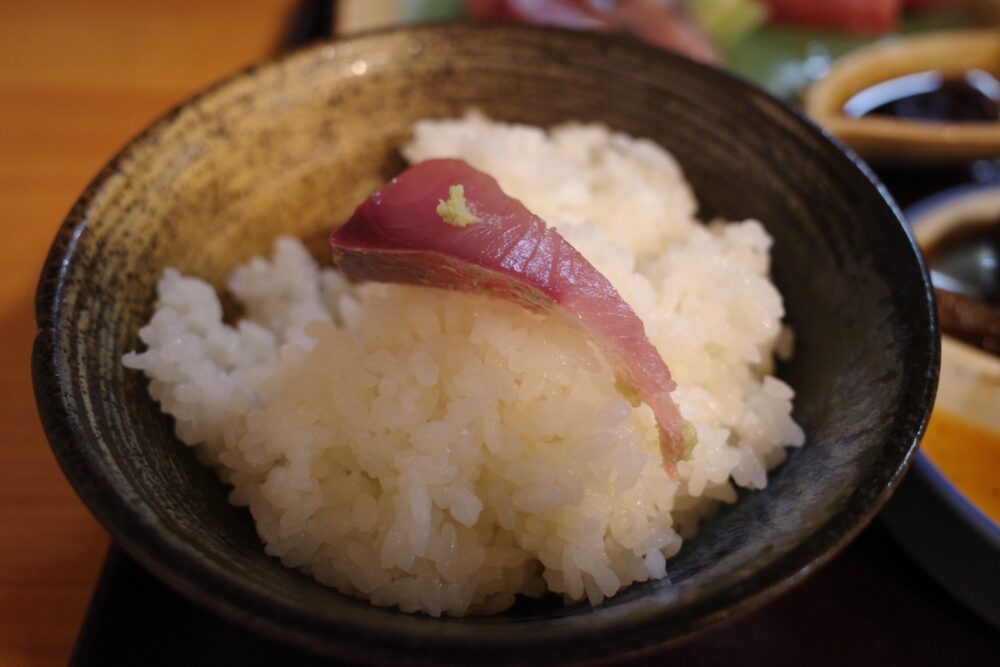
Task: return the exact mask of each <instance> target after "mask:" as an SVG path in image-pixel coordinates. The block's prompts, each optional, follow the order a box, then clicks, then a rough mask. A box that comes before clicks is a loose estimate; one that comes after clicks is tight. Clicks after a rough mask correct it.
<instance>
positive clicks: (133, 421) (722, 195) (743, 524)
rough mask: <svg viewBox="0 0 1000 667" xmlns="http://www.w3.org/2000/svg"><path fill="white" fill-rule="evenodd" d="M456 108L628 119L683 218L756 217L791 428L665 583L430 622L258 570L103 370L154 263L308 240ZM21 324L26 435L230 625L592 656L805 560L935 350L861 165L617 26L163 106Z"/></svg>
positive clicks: (368, 647)
mask: <svg viewBox="0 0 1000 667" xmlns="http://www.w3.org/2000/svg"><path fill="white" fill-rule="evenodd" d="M469 107H478V108H479V109H482V110H483V111H484V112H486V113H487V114H489V115H491V116H494V117H496V118H499V119H503V120H517V121H523V122H527V123H532V124H537V125H550V124H553V123H557V122H561V121H566V120H568V119H579V120H584V121H603V122H605V123H607V124H609V125H611V126H612V127H614V128H616V129H619V130H623V131H625V132H629V133H631V134H635V135H641V136H646V137H650V138H652V139H654V140H655V141H658V142H659V143H661V144H663V145H664V146H665V147H667V148H668V149H669V150H671V151H673V153H674V154H675V155H676V156H677V158H678V159H679V160H680V162H681V164H682V165H683V167H684V168H685V170H686V172H687V174H688V176H689V178H690V180H691V183H692V184H693V187H694V189H695V190H696V193H697V195H698V198H699V200H700V201H701V202H702V211H701V213H702V215H703V216H705V217H711V216H714V215H724V216H727V217H730V218H744V217H756V218H759V219H760V220H762V221H764V223H765V225H766V226H767V228H768V230H769V231H770V233H771V234H772V235H773V236H774V239H775V246H774V264H773V273H774V277H775V280H776V281H777V284H778V286H779V287H780V289H781V290H782V291H783V293H784V296H785V300H786V306H787V310H788V319H789V321H790V322H791V324H792V326H794V328H795V330H796V333H797V339H798V346H797V351H796V355H795V357H794V359H793V360H792V361H791V362H790V363H789V364H786V365H785V366H783V367H782V368H781V369H780V375H781V376H782V377H783V378H784V379H785V380H787V381H788V382H789V383H790V384H791V385H792V386H793V387H795V389H796V391H797V392H798V397H797V400H796V415H795V416H796V418H797V419H798V420H799V422H800V423H801V424H802V425H803V427H804V428H805V431H806V435H807V439H808V444H807V445H806V446H805V447H804V448H803V449H801V450H798V451H796V452H795V453H794V454H793V455H792V456H791V457H790V459H789V460H788V461H787V462H786V463H784V464H783V465H782V466H781V467H780V468H779V469H777V470H776V471H775V472H774V474H773V475H772V477H771V481H770V484H769V486H768V487H767V489H766V490H764V491H762V492H759V493H751V494H746V496H745V497H744V498H743V499H742V500H741V501H740V502H739V503H738V504H736V505H735V506H732V507H728V508H726V509H724V510H723V511H721V512H719V514H718V515H716V516H715V517H713V518H712V519H711V520H709V521H708V522H706V523H705V525H704V527H703V529H702V531H701V532H700V533H699V534H698V536H697V537H696V538H695V539H692V540H690V541H689V542H687V543H686V544H685V546H684V548H683V549H682V551H681V553H680V554H679V555H678V556H677V557H676V558H674V559H672V560H671V561H670V563H669V565H668V567H669V571H670V580H662V581H657V582H650V583H646V584H642V585H637V586H633V587H631V588H629V589H628V590H626V591H624V592H623V593H621V594H620V595H618V596H616V597H615V598H613V599H612V600H610V601H608V602H607V603H606V604H604V605H603V606H601V607H599V608H596V609H594V608H591V607H590V606H589V605H586V604H580V605H576V606H569V607H566V606H563V605H561V604H560V603H559V602H558V601H556V600H552V599H548V600H542V601H539V602H528V601H524V602H519V603H518V604H517V605H515V606H514V608H513V609H511V610H510V611H508V612H507V613H504V614H501V615H499V616H495V617H489V618H466V619H448V618H445V619H432V618H429V617H427V616H423V615H409V614H403V613H399V612H397V611H393V610H391V609H383V608H377V607H373V606H371V605H369V604H367V603H365V602H362V601H358V600H354V599H351V598H347V597H345V596H342V595H340V594H338V593H337V592H335V591H334V590H331V589H329V588H325V587H323V586H321V585H320V584H318V583H316V582H315V581H313V580H312V579H310V578H309V577H306V576H304V575H302V574H300V573H298V572H296V571H294V570H290V569H286V568H284V567H282V566H281V565H280V564H279V562H278V561H277V560H275V559H273V558H269V557H268V556H266V555H265V553H264V549H263V547H262V545H261V542H260V540H259V539H258V537H257V535H256V533H255V532H254V527H253V523H252V521H251V518H250V516H249V514H248V512H247V511H246V510H245V509H240V508H235V507H233V506H231V505H229V504H228V503H227V502H226V489H225V487H224V486H223V485H222V484H221V483H220V482H219V481H218V480H217V479H216V477H215V475H214V474H213V473H212V471H210V470H208V469H206V468H205V467H203V466H201V465H200V464H199V463H198V462H197V461H196V460H195V456H194V453H193V451H192V450H191V449H190V448H188V447H185V446H183V445H181V444H180V443H179V442H178V440H177V439H176V438H175V437H174V435H173V428H172V423H171V420H170V419H169V418H167V417H165V416H164V415H162V414H161V413H160V411H159V410H158V408H157V406H156V404H155V403H154V402H153V401H152V400H151V399H150V398H149V396H148V395H147V392H146V385H145V382H144V381H143V379H142V377H141V376H140V374H138V373H135V372H131V371H128V370H126V369H125V368H123V367H122V365H121V363H120V358H121V355H122V353H124V352H125V351H127V350H131V349H134V348H136V347H137V346H138V345H139V341H138V338H137V331H138V329H139V327H140V326H141V325H142V324H143V323H145V322H146V321H147V319H148V318H149V316H150V313H151V312H152V309H153V301H154V295H155V283H156V280H157V278H158V276H159V275H160V273H161V271H162V270H163V268H164V267H166V266H175V267H178V268H179V269H180V270H182V271H184V272H188V273H192V274H195V275H198V276H201V277H204V278H206V279H208V280H209V281H212V282H214V283H216V284H219V283H220V282H221V280H222V279H223V277H224V276H225V275H226V274H227V273H228V272H229V270H230V269H231V268H232V267H233V266H234V265H236V264H237V263H239V262H243V261H245V260H247V259H248V258H250V257H252V256H254V255H256V254H259V253H262V252H264V251H265V250H267V249H268V248H269V246H270V243H271V241H272V239H273V238H274V237H275V235H277V234H279V233H290V234H296V235H299V236H301V237H304V238H308V239H314V238H320V239H322V238H323V237H325V235H326V234H327V233H328V232H329V230H330V229H331V228H332V227H334V226H335V225H337V224H338V223H340V222H341V221H343V220H344V219H345V218H346V217H347V216H348V214H349V213H350V212H351V210H352V208H353V207H354V206H355V204H357V203H358V202H359V201H361V200H362V199H363V198H364V197H365V196H366V195H368V194H369V193H370V192H371V191H372V190H373V189H374V188H375V187H376V186H378V185H379V184H381V183H382V182H383V181H384V180H385V179H386V178H388V177H390V176H391V175H393V174H394V173H395V172H396V171H397V170H399V169H400V167H401V164H402V162H401V159H400V157H399V155H398V153H397V149H398V147H399V146H400V144H401V143H402V142H403V141H404V140H405V138H406V137H407V134H408V132H409V128H410V126H411V124H412V123H413V121H414V120H416V119H418V118H423V117H427V116H438V117H440V116H454V115H456V114H460V113H462V112H463V111H465V110H466V109H467V108H469ZM322 246H323V244H322V243H320V244H319V245H318V246H317V247H318V248H319V249H320V250H319V252H320V254H321V255H322V254H323V252H322ZM37 319H38V336H37V339H36V341H35V347H34V379H35V388H36V396H37V401H38V406H39V411H40V413H41V416H42V421H43V423H44V425H45V428H46V432H47V433H48V437H49V440H50V441H51V443H52V447H53V449H54V450H55V452H56V455H57V457H58V459H59V461H60V463H61V464H62V466H63V469H64V471H65V473H66V475H67V477H68V478H69V479H70V481H71V482H72V483H73V485H74V487H75V488H76V490H77V492H78V493H79V494H80V496H81V497H82V498H83V499H84V500H85V501H86V503H87V504H88V505H89V506H90V508H91V509H92V511H93V512H94V514H95V515H97V517H98V518H99V519H100V520H101V521H102V522H103V523H104V524H105V525H106V526H107V528H108V529H109V530H110V531H111V533H112V535H113V536H114V537H115V539H116V540H117V541H118V542H119V543H120V544H121V545H122V546H123V547H125V549H127V550H128V551H129V553H131V554H132V555H133V556H134V557H135V558H136V559H138V560H139V561H140V562H141V563H143V564H144V565H145V566H146V567H148V568H149V569H150V570H152V571H153V572H154V573H155V574H157V575H158V576H159V577H161V578H162V579H163V580H164V581H166V582H168V583H169V584H170V585H172V586H173V587H175V588H176V589H177V590H178V591H180V592H181V593H183V594H185V595H187V596H190V597H191V598H193V599H195V600H197V601H199V602H201V603H203V604H204V605H206V606H207V607H209V608H211V609H213V610H215V611H217V612H219V613H221V614H223V615H225V616H227V617H229V618H231V619H234V620H236V621H239V622H241V623H243V624H245V625H246V626H248V627H250V628H254V629H258V630H260V631H262V632H266V633H268V634H270V635H272V636H276V637H281V638H284V639H287V640H289V641H292V642H295V643H297V644H299V645H302V646H306V647H309V648H312V649H314V650H317V651H322V652H326V653H329V654H331V655H336V656H347V657H352V658H359V659H364V660H372V661H377V662H383V663H400V662H428V663H440V662H458V663H465V664H468V663H470V662H476V663H480V662H504V661H506V662H518V663H543V664H552V663H557V662H571V661H587V660H597V659H601V658H607V657H609V656H612V655H621V654H624V653H627V652H636V651H643V650H652V649H654V648H655V647H658V646H662V645H665V644H669V643H671V642H675V641H678V640H680V639H682V638H684V637H686V636H689V635H690V634H692V633H695V632H698V631H702V630H705V629H706V628H709V627H711V626H712V625H714V624H716V623H718V622H720V621H722V620H725V619H728V618H732V617H734V616H736V615H739V614H742V613H745V612H747V611H748V610H751V609H753V608H755V607H757V606H759V605H761V604H763V603H764V602H766V601H768V600H770V599H772V598H773V597H775V596H776V595H778V594H779V593H781V592H782V591H784V590H787V589H788V588H789V587H790V586H792V585H794V584H795V583H797V582H799V581H801V580H802V578H803V577H805V576H807V575H808V574H809V573H810V572H812V571H813V570H815V569H816V568H817V567H818V566H820V565H822V564H823V563H825V562H826V561H827V560H829V559H830V558H831V557H832V555H833V554H834V553H835V552H836V551H837V550H838V549H839V548H841V547H842V546H843V545H844V544H845V543H846V542H847V541H848V540H850V539H851V537H852V536H853V535H855V534H856V533H857V532H858V531H859V530H860V529H861V528H862V527H863V526H864V525H865V524H866V523H867V522H868V521H869V520H870V519H871V518H872V516H873V515H874V513H875V512H876V511H877V510H878V508H879V507H880V506H881V504H882V503H883V502H884V500H885V499H886V497H887V496H888V494H889V493H890V492H891V490H892V489H893V488H894V486H895V485H896V482H897V481H898V479H899V477H900V475H901V474H902V472H903V471H904V470H905V468H906V466H907V465H908V462H909V460H910V457H911V455H912V453H913V450H914V447H915V444H916V442H917V440H918V438H919V436H920V434H921V432H922V429H923V427H924V423H925V419H926V416H927V412H928V409H929V407H930V404H931V401H932V399H933V394H934V387H935V383H936V378H937V367H938V343H937V335H936V324H935V320H934V316H933V309H932V297H931V291H930V284H929V281H928V279H927V274H926V271H925V269H924V267H923V264H922V262H921V260H920V258H919V256H918V254H917V252H916V250H915V246H914V243H913V240H912V238H911V237H910V236H909V234H908V232H907V230H906V228H905V226H904V225H903V224H902V223H901V221H900V218H899V216H898V214H897V211H896V209H895V208H894V207H893V205H892V204H891V202H889V201H888V200H887V199H886V197H885V195H884V194H883V193H882V191H880V189H879V186H878V185H877V183H876V182H875V181H874V180H873V178H872V176H871V174H870V172H869V171H868V170H867V168H866V167H864V165H863V164H862V163H860V162H858V161H857V160H856V159H855V158H854V157H853V156H851V155H850V154H846V153H845V152H844V151H843V150H842V149H841V148H840V147H839V146H838V145H836V144H835V143H833V142H832V141H831V140H830V139H828V138H827V137H826V136H824V134H823V133H821V132H820V131H819V130H817V129H816V128H815V127H814V126H813V125H811V124H810V123H809V122H808V121H805V120H804V119H803V118H802V117H801V116H799V115H797V114H796V113H795V112H793V111H791V110H789V109H788V108H786V107H785V106H783V105H782V104H780V103H779V102H777V101H775V100H774V99H772V98H770V97H768V96H767V95H766V94H764V93H762V92H760V91H759V90H758V89H756V88H754V87H752V86H750V85H748V84H746V83H743V82H741V81H739V80H737V79H735V78H733V77H731V76H729V75H727V74H725V73H723V72H720V71H716V70H713V69H709V68H707V67H704V66H701V65H698V64H695V63H693V62H690V61H688V60H685V59H683V58H680V57H677V56H673V55H670V54H666V53H662V52H660V51H656V50H653V49H651V48H648V47H645V46H642V45H640V44H637V43H633V42H627V41H618V40H614V39H609V38H605V37H599V36H593V35H585V34H576V33H568V32H560V31H552V30H537V29H528V28H523V27H502V26H466V25H447V26H429V27H421V28H414V29H407V30H400V31H394V32H386V33H380V34H373V35H369V36H362V37H358V38H354V39H349V40H345V41H341V42H334V43H330V44H324V45H320V46H317V47H315V48H311V49H308V50H305V51H303V52H300V53H295V54H293V55H291V56H288V57H285V58H282V59H280V60H278V61H276V62H273V63H269V64H266V65H263V66H261V67H258V68H255V69H253V70H251V71H248V72H244V73H241V74H238V75H236V76H235V77H233V78H231V79H229V80H227V81H225V82H223V83H221V84H220V85H218V86H216V87H214V88H213V89H211V90H209V91H207V92H205V93H203V94H201V95H199V96H197V97H196V98H195V99H193V100H191V101H190V102H188V103H187V104H184V105H183V106H181V107H179V108H178V109H176V110H174V111H172V112H171V113H170V114H168V115H167V116H166V117H165V118H164V119H162V120H161V121H159V122H158V123H156V124H155V125H154V126H152V127H151V128H150V129H149V130H147V131H146V132H145V133H143V134H142V135H141V136H140V137H139V138H138V139H136V140H135V141H134V142H133V143H132V144H130V145H129V146H128V147H127V148H126V149H125V150H124V151H123V152H122V153H121V154H119V155H118V157H116V158H115V159H114V160H113V161H112V163H111V164H110V165H109V166H108V167H107V168H106V169H105V170H104V171H103V172H101V174H100V175H99V176H98V177H97V178H96V179H95V181H94V182H93V183H92V184H91V186H90V187H89V188H88V189H87V191H86V192H85V193H84V194H83V196H82V198H81V199H80V201H79V203H78V204H77V205H76V207H75V208H74V209H73V210H72V212H71V213H70V215H69V217H68V219H67V220H66V222H65V224H64V225H63V227H62V229H61V230H60V232H59V234H58V237H57V238H56V240H55V242H54V244H53V246H52V250H51V253H50V255H49V258H48V261H47V263H46V265H45V269H44V272H43V275H42V278H41V282H40V284H39V288H38V296H37ZM859 593H860V594H863V593H861V592H859Z"/></svg>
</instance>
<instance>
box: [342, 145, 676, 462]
mask: <svg viewBox="0 0 1000 667" xmlns="http://www.w3.org/2000/svg"><path fill="white" fill-rule="evenodd" d="M330 243H331V246H332V247H333V257H334V261H335V262H336V264H337V266H338V267H339V268H340V270H341V271H343V272H344V273H345V274H346V275H347V276H348V277H349V278H352V279H354V280H374V281H379V282H394V283H410V284H416V285H425V286H429V287H438V288H444V289H453V290H461V291H469V292H480V293H486V294H490V295H492V296H495V297H500V298H504V299H508V300H511V301H514V302H516V303H518V304H520V305H522V306H524V307H525V308H529V309H531V310H533V311H536V312H542V313H547V314H554V315H559V316H563V317H565V318H566V319H568V320H569V321H571V322H574V323H576V324H578V325H579V326H581V327H582V328H583V329H584V330H585V331H586V332H587V333H588V335H589V336H590V337H591V339H592V340H594V341H595V342H596V343H598V345H599V346H600V347H601V348H602V349H603V351H604V353H605V354H606V355H607V357H608V358H609V360H610V362H611V363H612V365H613V367H614V368H615V372H616V376H617V380H618V385H619V387H620V389H621V390H622V392H623V394H625V395H626V396H629V397H630V398H631V399H632V402H633V403H636V402H637V400H641V401H642V402H644V403H646V405H648V406H649V407H650V408H651V409H652V410H653V414H654V415H655V417H656V420H657V424H658V426H659V431H660V445H661V449H662V453H663V461H664V466H665V468H666V470H667V473H668V474H669V475H671V476H675V475H676V463H677V461H678V460H680V459H681V458H683V457H684V455H685V449H686V448H689V447H691V446H693V441H694V437H695V435H694V432H693V428H692V427H691V426H690V425H688V423H687V422H684V421H683V420H682V419H681V416H680V413H679V412H678V410H677V406H676V405H675V404H674V401H673V399H672V398H671V395H670V394H671V392H672V391H673V390H674V388H675V386H676V385H675V383H674V381H673V380H672V379H671V377H670V371H669V369H668V368H667V365H666V363H664V361H663V358H662V357H661V356H660V354H659V352H658V351H657V350H656V348H655V347H654V346H653V344H652V343H651V342H650V341H649V338H648V337H647V336H646V331H645V327H644V326H643V323H642V320H640V319H639V317H638V315H636V313H635V311H634V310H632V307H631V306H629V305H628V303H626V302H625V300H624V299H622V297H621V295H620V294H618V291H617V290H616V289H615V288H614V287H613V286H612V285H611V283H610V282H609V281H608V279H607V278H605V277H604V276H603V275H602V274H601V272H600V271H598V270H597V269H596V268H595V267H594V266H593V265H592V264H591V263H590V262H588V261H587V260H586V259H585V258H584V257H583V255H581V254H580V253H579V252H578V251H577V250H576V249H575V248H574V247H573V246H572V245H570V243H569V242H568V241H566V239H564V238H563V237H562V236H561V235H560V234H559V233H558V232H557V231H556V230H555V229H552V228H550V227H548V225H546V224H545V222H544V221H543V220H542V219H541V218H539V217H538V216H536V215H534V214H533V213H531V211H529V210H528V209H527V208H526V207H525V206H524V204H522V203H521V202H520V201H518V200H517V199H514V198H512V197H509V196H507V195H506V194H505V193H504V192H503V190H501V189H500V186H499V184H498V183H497V182H496V180H494V179H493V178H492V177H491V176H489V175H487V174H484V173H483V172H481V171H478V170H476V169H474V168H473V167H471V166H469V165H468V164H467V163H466V162H464V161H462V160H427V161H426V162H421V163H419V164H416V165H414V166H413V167H411V168H410V169H408V170H407V171H405V172H403V173H402V174H400V175H399V176H397V177H396V178H394V179H392V181H390V182H389V183H387V184H386V185H385V186H383V187H382V188H381V189H380V190H378V191H377V192H375V194H373V195H372V196H371V197H369V198H368V199H367V200H366V201H365V202H363V203H362V204H361V205H360V206H358V208H357V210H356V211H355V212H354V215H353V216H352V217H351V219H350V220H349V221H348V222H347V223H346V224H345V225H343V226H342V227H341V228H340V229H338V230H337V231H336V232H334V234H333V236H332V237H331V240H330Z"/></svg>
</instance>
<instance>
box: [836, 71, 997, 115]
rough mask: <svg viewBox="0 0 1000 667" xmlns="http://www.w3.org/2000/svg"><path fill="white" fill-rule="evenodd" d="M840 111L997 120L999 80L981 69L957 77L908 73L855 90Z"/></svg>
mask: <svg viewBox="0 0 1000 667" xmlns="http://www.w3.org/2000/svg"><path fill="white" fill-rule="evenodd" d="M844 114H846V115H847V116H850V117H852V118H861V117H862V116H888V117H892V118H902V119H907V120H921V121H938V122H959V123H962V122H979V123H982V122H988V121H998V120H1000V81H997V79H996V77H994V76H993V75H992V74H990V73H989V72H985V71H983V70H969V71H968V72H966V73H965V74H964V75H960V76H944V75H942V74H941V73H940V72H918V73H916V74H908V75H906V76H901V77H898V78H895V79H889V80H888V81H883V82H881V83H877V84H875V85H874V86H871V87H870V88H866V89H864V90H862V91H861V92H859V93H856V94H855V95H854V96H853V97H852V98H851V99H850V100H848V101H847V104H845V105H844Z"/></svg>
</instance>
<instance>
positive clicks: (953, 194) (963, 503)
mask: <svg viewBox="0 0 1000 667" xmlns="http://www.w3.org/2000/svg"><path fill="white" fill-rule="evenodd" d="M984 201H985V202H996V203H997V204H998V205H1000V183H971V184H967V185H960V186H957V187H954V188H949V189H947V190H943V191H941V192H938V193H936V194H933V195H931V196H929V197H926V198H924V199H921V200H920V201H917V202H915V203H914V204H912V205H911V206H908V207H907V208H906V210H905V211H904V213H905V216H906V219H907V220H908V221H909V224H910V226H911V227H913V229H914V234H915V235H916V233H917V232H918V231H919V230H920V227H921V226H923V225H925V224H927V223H929V222H932V220H938V221H940V220H941V219H942V218H944V219H948V220H950V219H951V216H956V217H960V216H961V215H963V214H964V213H965V210H966V208H970V207H975V206H976V205H978V204H980V203H981V202H984ZM942 336H944V334H942ZM959 344H963V343H959ZM913 468H914V472H913V474H915V475H920V476H921V477H923V478H924V479H925V480H926V481H927V484H928V486H929V487H930V488H931V491H933V493H934V494H935V495H937V497H938V498H939V499H940V500H941V501H942V502H944V503H945V504H946V505H947V506H948V507H949V508H950V509H951V511H952V513H953V514H955V515H957V516H958V518H959V519H960V520H961V521H962V522H964V523H965V524H966V525H968V526H969V527H970V528H972V529H973V530H975V531H976V533H978V534H979V536H980V537H982V539H984V540H986V541H987V542H988V543H989V544H991V545H992V546H993V548H994V549H996V550H997V551H998V552H1000V523H998V522H996V521H994V520H993V519H991V518H990V517H989V516H987V515H986V513H985V512H984V511H983V510H981V509H980V508H979V507H978V506H977V505H976V504H975V503H973V502H972V501H971V500H970V499H969V497H968V496H966V495H965V493H964V492H963V491H962V490H961V489H960V488H958V486H956V485H955V484H954V483H952V481H951V480H950V479H948V477H947V476H946V475H945V474H944V472H943V471H942V470H941V469H940V468H939V467H938V466H937V464H936V463H934V461H933V460H932V459H931V457H930V456H928V455H927V453H926V452H924V450H923V448H920V449H918V450H917V455H916V458H915V460H914V463H913Z"/></svg>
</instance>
